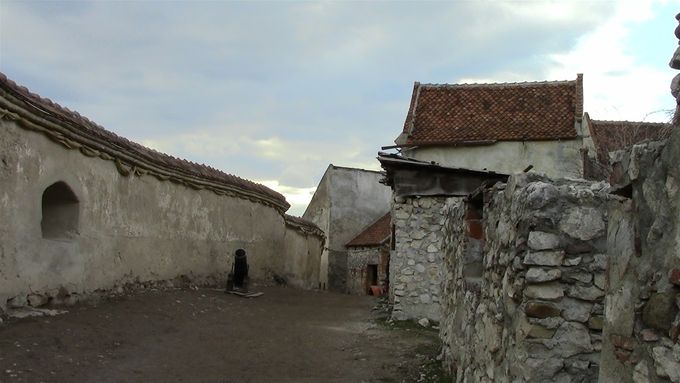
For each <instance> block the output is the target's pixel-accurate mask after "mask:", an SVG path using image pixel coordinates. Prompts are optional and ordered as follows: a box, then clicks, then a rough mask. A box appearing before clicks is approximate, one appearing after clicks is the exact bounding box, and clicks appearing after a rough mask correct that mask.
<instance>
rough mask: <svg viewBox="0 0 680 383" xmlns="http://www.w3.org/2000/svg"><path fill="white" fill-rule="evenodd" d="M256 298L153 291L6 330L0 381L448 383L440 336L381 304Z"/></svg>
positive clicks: (311, 295) (271, 293) (341, 298)
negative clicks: (397, 322) (384, 315)
mask: <svg viewBox="0 0 680 383" xmlns="http://www.w3.org/2000/svg"><path fill="white" fill-rule="evenodd" d="M258 290H259V291H263V292H264V295H263V296H261V297H259V298H253V299H248V298H240V297H237V296H234V295H230V294H225V293H223V292H220V291H216V290H210V289H199V290H186V289H185V290H169V291H149V292H144V293H138V294H134V295H129V296H125V297H120V298H116V299H114V300H107V301H105V302H100V303H99V304H97V305H94V306H93V305H81V306H74V307H69V308H67V310H68V311H69V312H68V313H66V314H62V315H58V316H54V317H40V318H27V319H21V320H11V321H10V322H9V323H7V322H5V323H4V324H3V325H0V382H221V383H228V382H229V383H231V382H233V383H236V382H238V383H241V382H419V381H420V382H425V381H439V380H438V379H439V378H438V377H436V376H434V375H432V373H430V372H427V371H426V370H428V368H430V370H431V369H432V366H433V365H434V364H436V362H435V361H434V356H436V353H437V335H436V333H435V332H433V331H431V330H429V331H428V330H423V329H420V328H418V327H417V326H398V327H393V326H390V325H389V324H387V323H386V322H384V321H383V320H380V319H378V316H379V315H380V314H379V310H373V308H374V307H375V305H376V303H377V302H378V301H377V299H376V298H373V297H357V296H349V295H340V294H332V293H322V292H313V291H300V290H295V289H291V288H281V287H276V288H274V287H268V288H259V289H258ZM428 366H429V367H428ZM431 375H432V376H431ZM435 375H436V374H435Z"/></svg>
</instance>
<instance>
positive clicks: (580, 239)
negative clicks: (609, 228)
mask: <svg viewBox="0 0 680 383" xmlns="http://www.w3.org/2000/svg"><path fill="white" fill-rule="evenodd" d="M608 198H609V197H608V194H607V193H606V187H605V184H602V183H589V182H586V181H574V180H569V181H566V180H555V181H554V180H551V179H549V178H547V177H544V176H540V175H537V174H520V175H516V176H513V177H511V178H510V180H509V182H508V184H507V185H503V184H497V186H495V187H493V188H492V189H490V190H488V191H487V192H486V193H484V195H483V199H481V200H480V199H479V198H473V199H469V200H467V201H461V200H459V199H450V200H448V201H447V203H446V206H445V209H444V211H445V216H446V222H445V228H444V230H445V233H446V236H445V239H444V243H445V247H444V251H445V267H444V270H445V278H444V281H443V297H445V298H444V299H443V301H442V312H443V316H442V320H441V324H440V326H441V327H440V335H441V338H442V341H443V345H444V347H443V357H444V364H445V366H446V367H447V368H448V369H449V371H451V372H452V373H453V374H454V375H455V376H456V377H457V379H458V381H468V382H471V381H472V382H492V381H493V382H510V381H512V382H523V381H531V382H543V381H559V382H562V381H564V382H571V381H576V382H580V381H593V380H594V379H595V377H596V376H597V371H598V361H599V350H600V347H601V346H600V345H601V333H600V332H601V329H602V314H603V306H602V299H603V296H604V291H603V289H604V280H605V278H604V268H605V266H606V254H605V253H606V220H607V216H606V209H605V202H606V200H607V199H608ZM479 213H481V214H479ZM480 215H481V217H482V221H481V228H480V227H479V225H480V222H479V216H480ZM480 229H483V231H482V230H480Z"/></svg>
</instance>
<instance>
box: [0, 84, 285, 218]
mask: <svg viewBox="0 0 680 383" xmlns="http://www.w3.org/2000/svg"><path fill="white" fill-rule="evenodd" d="M0 108H2V109H6V110H7V111H8V112H9V113H7V112H5V113H0V118H9V119H12V120H17V121H18V122H19V123H20V125H22V126H23V127H26V128H28V129H32V130H38V131H41V132H42V133H44V134H46V135H47V136H48V137H50V138H51V139H52V140H54V141H57V142H60V143H62V144H63V145H65V146H67V147H69V148H72V149H75V148H79V149H80V150H81V151H82V152H83V153H86V154H87V155H90V156H92V155H98V156H100V157H101V158H104V159H108V160H113V161H115V162H116V165H117V166H118V168H119V170H121V169H125V170H121V172H123V171H127V172H134V173H135V174H143V173H149V174H152V175H154V176H156V177H157V178H159V179H163V180H168V179H169V180H170V181H173V182H177V183H181V184H185V185H187V186H190V187H193V188H196V189H208V190H212V191H214V192H216V193H218V194H227V195H233V196H237V197H240V198H246V199H250V200H254V201H258V202H261V203H265V204H267V205H270V206H273V207H275V208H276V209H277V210H279V211H280V212H281V213H283V212H285V211H286V210H288V208H289V207H290V205H289V204H288V202H287V201H286V199H285V197H284V196H283V195H281V194H279V193H277V192H275V191H274V190H271V189H269V188H268V187H266V186H263V185H260V184H257V183H255V182H252V181H249V180H246V179H243V178H240V177H237V176H234V175H231V174H227V173H224V172H222V171H220V170H217V169H215V168H212V167H210V166H207V165H203V164H197V163H195V162H191V161H187V160H184V159H181V158H176V157H173V156H170V155H167V154H164V153H160V152H157V151H155V150H153V149H150V148H147V147H145V146H142V145H140V144H138V143H136V142H132V141H130V140H128V139H126V138H124V137H120V136H118V135H116V134H115V133H113V132H110V131H108V130H106V129H104V128H103V127H101V126H99V125H97V124H96V123H94V122H93V121H90V120H89V119H87V118H86V117H84V116H81V115H80V114H78V112H75V111H71V110H69V109H68V108H65V107H62V106H60V105H58V104H56V103H54V102H52V101H51V100H49V99H47V98H43V97H41V96H39V95H37V94H35V93H31V92H30V91H29V90H28V89H27V88H26V87H23V86H20V85H18V84H16V83H15V82H14V81H12V80H10V79H8V78H7V76H5V75H4V74H3V73H0ZM0 111H2V110H0Z"/></svg>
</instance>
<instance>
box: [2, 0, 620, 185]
mask: <svg viewBox="0 0 680 383" xmlns="http://www.w3.org/2000/svg"><path fill="white" fill-rule="evenodd" d="M530 4H531V3H530ZM0 6H1V7H2V12H0V13H1V14H2V15H3V16H1V17H2V19H1V20H0V21H2V23H1V24H2V27H1V28H2V31H1V32H2V37H1V38H2V41H1V43H2V47H3V52H2V53H3V59H2V61H1V62H0V66H1V67H2V70H3V71H5V72H6V74H7V75H9V76H10V78H13V79H15V80H17V81H18V82H20V83H23V84H25V85H27V86H28V87H29V88H31V89H32V90H33V91H36V92H38V93H41V94H43V95H44V96H47V97H50V98H53V99H54V100H55V101H57V102H60V103H62V104H64V105H65V106H68V107H69V108H73V109H76V110H78V111H80V112H81V113H83V114H85V115H87V116H88V117H90V118H92V119H94V120H95V121H97V122H99V123H101V124H102V125H104V126H105V127H106V128H108V129H110V130H113V131H115V132H116V133H118V134H122V135H124V136H127V137H129V138H131V139H135V140H138V141H147V142H154V141H156V142H163V141H164V140H165V141H166V146H165V147H164V148H167V149H164V150H167V151H170V152H171V154H174V155H178V156H184V157H189V158H190V159H192V160H194V161H204V162H208V163H209V164H211V165H213V166H217V167H220V168H222V169H224V170H226V171H229V172H232V173H235V174H238V175H240V176H243V177H248V178H253V179H273V178H275V179H279V180H280V181H281V183H283V184H286V185H289V186H297V187H310V186H314V185H315V184H316V182H317V181H318V179H319V177H320V176H321V174H322V172H323V170H324V169H325V168H326V166H327V165H328V163H331V162H332V163H335V164H337V165H350V166H352V165H357V164H366V163H371V162H372V161H373V157H374V156H375V153H376V151H377V150H378V149H379V147H380V146H381V145H386V144H390V143H391V141H392V140H393V139H394V137H395V136H396V135H397V134H398V132H399V130H400V128H401V125H402V123H403V118H404V115H405V113H406V109H407V107H408V101H409V98H410V92H411V87H412V83H413V81H422V82H456V81H458V80H459V79H461V78H465V77H479V76H483V75H484V74H486V73H498V72H500V71H506V72H507V73H508V76H512V74H513V73H523V74H526V75H527V76H533V77H530V78H527V79H537V78H535V77H539V78H540V76H541V75H542V74H544V73H545V69H544V68H545V66H544V65H546V63H545V61H544V60H543V59H542V58H543V57H545V56H546V55H548V54H552V53H558V52H565V51H567V50H568V49H569V48H570V47H571V45H573V43H574V41H576V39H577V38H578V37H579V36H580V35H582V34H583V33H585V32H587V31H589V30H591V29H592V28H593V27H594V26H595V25H596V24H597V23H598V22H600V21H601V20H602V19H603V18H605V17H607V16H608V11H609V9H610V7H611V6H612V5H611V3H600V2H597V3H582V2H579V4H578V6H579V8H581V9H580V12H578V14H577V16H576V17H571V18H570V17H561V16H560V15H549V14H545V13H540V12H539V13H537V14H532V12H531V9H526V7H527V6H526V5H525V4H524V3H514V2H513V3H505V2H418V3H415V2H414V3H404V2H397V3H387V2H366V3H363V2H351V3H346V2H323V3H307V2H300V3H288V2H286V3H260V2H255V3H245V2H238V3H237V2H201V3H197V4H196V3H160V2H138V3H128V2H93V3H68V2H67V3H58V4H57V5H55V4H54V3H47V2H29V3H15V2H3V3H2V5H0ZM192 134H193V135H194V136H192ZM186 137H193V141H191V140H189V141H186V142H184V143H182V140H185V139H186ZM272 137H278V138H281V139H282V140H283V141H282V142H283V143H284V147H283V148H279V150H280V152H279V153H278V154H277V155H276V156H271V155H268V154H267V153H265V152H264V151H263V148H262V147H258V146H257V144H254V143H256V142H258V140H267V139H270V138H272Z"/></svg>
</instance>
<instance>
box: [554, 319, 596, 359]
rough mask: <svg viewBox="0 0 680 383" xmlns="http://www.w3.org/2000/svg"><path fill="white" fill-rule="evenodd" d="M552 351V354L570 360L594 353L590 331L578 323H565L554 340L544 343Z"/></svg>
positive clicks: (556, 333)
mask: <svg viewBox="0 0 680 383" xmlns="http://www.w3.org/2000/svg"><path fill="white" fill-rule="evenodd" d="M543 344H544V345H545V346H546V347H548V348H549V349H550V350H551V354H552V355H554V356H558V357H561V358H568V357H570V356H574V355H577V354H582V353H590V352H592V351H593V345H592V344H591V343H590V333H589V331H588V329H587V328H586V327H585V326H584V325H582V324H580V323H576V322H564V323H562V325H561V326H560V327H559V328H558V329H557V331H556V332H555V335H554V336H553V338H552V339H549V340H546V341H543Z"/></svg>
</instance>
